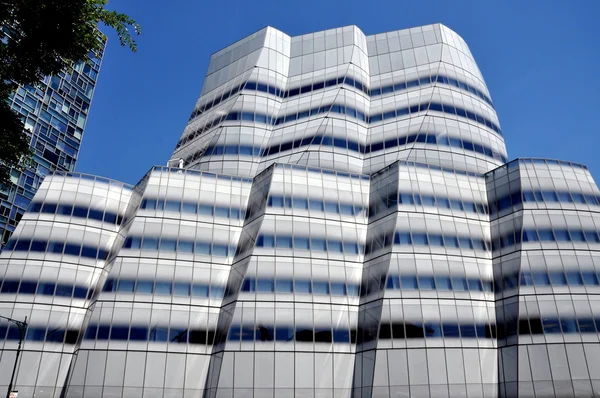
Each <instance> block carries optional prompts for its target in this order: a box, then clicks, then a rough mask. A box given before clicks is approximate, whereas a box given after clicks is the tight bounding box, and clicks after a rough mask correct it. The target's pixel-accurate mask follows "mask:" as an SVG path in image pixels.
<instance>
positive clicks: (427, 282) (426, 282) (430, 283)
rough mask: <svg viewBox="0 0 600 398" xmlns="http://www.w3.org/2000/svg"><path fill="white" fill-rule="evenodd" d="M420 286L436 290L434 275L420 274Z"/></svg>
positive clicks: (423, 288)
mask: <svg viewBox="0 0 600 398" xmlns="http://www.w3.org/2000/svg"><path fill="white" fill-rule="evenodd" d="M419 288H420V289H421V290H435V280H434V278H433V276H419Z"/></svg>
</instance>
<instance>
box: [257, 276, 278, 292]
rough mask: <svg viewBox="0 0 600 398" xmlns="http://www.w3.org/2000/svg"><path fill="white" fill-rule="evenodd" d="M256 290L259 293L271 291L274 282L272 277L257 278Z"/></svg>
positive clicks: (272, 290) (273, 287)
mask: <svg viewBox="0 0 600 398" xmlns="http://www.w3.org/2000/svg"><path fill="white" fill-rule="evenodd" d="M256 290H257V291H258V292H260V293H273V292H274V291H275V283H274V281H273V280H272V279H258V280H257V281H256Z"/></svg>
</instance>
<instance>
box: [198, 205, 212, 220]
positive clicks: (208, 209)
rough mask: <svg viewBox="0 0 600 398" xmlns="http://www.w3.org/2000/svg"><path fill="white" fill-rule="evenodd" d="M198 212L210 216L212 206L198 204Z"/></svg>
mask: <svg viewBox="0 0 600 398" xmlns="http://www.w3.org/2000/svg"><path fill="white" fill-rule="evenodd" d="M198 214H200V215H203V216H211V217H212V215H213V214H214V207H213V206H210V205H203V204H201V205H199V206H198Z"/></svg>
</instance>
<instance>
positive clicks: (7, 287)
mask: <svg viewBox="0 0 600 398" xmlns="http://www.w3.org/2000/svg"><path fill="white" fill-rule="evenodd" d="M18 291H19V282H18V281H9V280H5V281H4V283H3V284H2V290H0V292H2V293H17V292H18Z"/></svg>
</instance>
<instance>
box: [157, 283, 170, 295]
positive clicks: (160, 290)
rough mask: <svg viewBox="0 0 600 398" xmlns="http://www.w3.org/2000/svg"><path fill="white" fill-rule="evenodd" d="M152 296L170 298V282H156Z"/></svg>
mask: <svg viewBox="0 0 600 398" xmlns="http://www.w3.org/2000/svg"><path fill="white" fill-rule="evenodd" d="M154 294H156V295H160V296H170V295H171V282H159V281H157V282H156V287H155V289H154Z"/></svg>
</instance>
